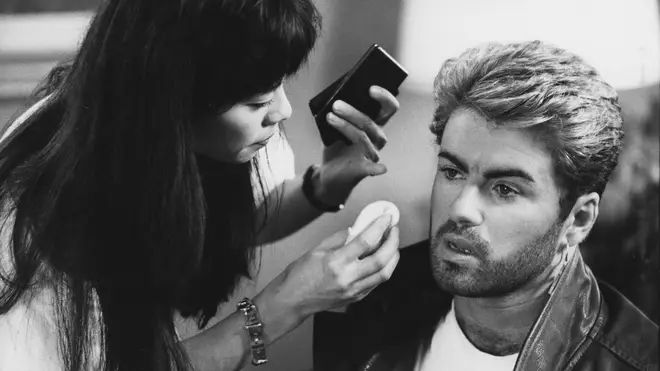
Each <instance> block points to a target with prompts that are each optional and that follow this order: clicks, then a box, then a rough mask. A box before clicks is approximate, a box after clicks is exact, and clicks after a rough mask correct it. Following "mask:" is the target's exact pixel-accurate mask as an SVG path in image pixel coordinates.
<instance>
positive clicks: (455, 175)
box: [440, 167, 461, 180]
mask: <svg viewBox="0 0 660 371" xmlns="http://www.w3.org/2000/svg"><path fill="white" fill-rule="evenodd" d="M440 171H441V172H442V174H443V175H444V176H445V178H447V179H449V180H454V179H459V178H460V175H461V173H460V172H459V171H458V170H456V169H454V168H452V167H443V168H440Z"/></svg>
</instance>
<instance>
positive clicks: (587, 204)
mask: <svg viewBox="0 0 660 371" xmlns="http://www.w3.org/2000/svg"><path fill="white" fill-rule="evenodd" d="M599 203H600V196H598V193H596V192H591V193H589V194H586V195H582V196H580V197H579V198H578V199H577V201H575V205H573V209H572V210H571V213H570V214H569V215H568V218H567V221H568V225H567V227H568V228H567V230H566V239H567V242H568V244H569V246H576V245H578V244H580V243H582V241H584V240H585V239H586V238H587V236H588V235H589V232H591V228H593V226H594V224H595V223H596V219H597V218H598V205H599Z"/></svg>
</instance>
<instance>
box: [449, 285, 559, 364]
mask: <svg viewBox="0 0 660 371" xmlns="http://www.w3.org/2000/svg"><path fill="white" fill-rule="evenodd" d="M548 297H549V296H548V294H547V290H545V291H544V292H541V293H539V294H538V295H535V296H533V297H528V298H520V297H518V298H513V297H508V298H500V299H483V298H465V297H458V296H455V297H454V310H455V313H456V321H457V322H458V324H459V326H460V327H461V330H462V331H463V333H464V334H465V336H466V337H467V338H468V339H469V340H470V342H471V343H472V344H473V345H474V346H475V347H476V348H477V349H479V350H481V351H482V352H486V353H489V354H492V355H496V356H505V355H509V354H514V353H518V352H519V351H520V349H521V348H522V345H523V343H524V341H525V338H526V337H527V334H528V333H529V331H530V330H531V328H532V326H533V325H534V322H535V321H536V319H537V318H538V316H539V314H540V313H541V311H542V310H543V307H544V305H545V303H546V301H547V300H548Z"/></svg>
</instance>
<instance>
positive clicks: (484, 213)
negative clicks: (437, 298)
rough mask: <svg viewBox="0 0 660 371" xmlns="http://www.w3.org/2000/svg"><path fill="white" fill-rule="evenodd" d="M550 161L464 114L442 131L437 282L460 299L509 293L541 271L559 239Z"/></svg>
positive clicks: (436, 195) (435, 211) (435, 210)
mask: <svg viewBox="0 0 660 371" xmlns="http://www.w3.org/2000/svg"><path fill="white" fill-rule="evenodd" d="M552 174H553V173H552V160H551V157H550V155H549V154H548V153H547V152H546V150H545V149H544V148H543V146H542V145H540V144H539V143H538V142H537V141H536V140H534V139H533V138H532V137H531V135H530V134H529V133H527V132H525V131H521V130H514V129H502V128H493V127H489V126H488V125H487V122H486V120H484V119H483V118H482V117H481V116H479V115H477V114H475V113H474V111H470V110H459V111H456V112H455V113H454V114H453V115H452V116H451V117H450V119H449V121H448V123H447V126H446V128H445V130H444V135H443V138H442V142H441V144H440V150H439V155H438V169H437V172H436V177H435V182H434V185H433V194H432V202H433V204H432V207H431V259H432V264H433V272H434V276H435V279H436V281H437V282H438V284H439V285H440V287H442V288H443V289H444V290H446V291H448V292H451V293H453V294H455V295H459V296H467V297H493V296H503V295H506V294H508V293H511V292H513V291H515V290H517V289H519V288H521V287H522V286H525V285H526V284H528V283H530V282H532V280H533V279H534V278H536V277H538V276H539V275H541V273H543V272H544V270H546V268H548V266H549V265H550V263H551V262H552V260H553V258H554V256H555V253H556V251H557V245H558V241H559V238H560V235H561V233H562V228H561V227H562V223H561V221H559V220H558V215H559V190H558V189H557V187H556V186H555V182H554V181H553V175H552Z"/></svg>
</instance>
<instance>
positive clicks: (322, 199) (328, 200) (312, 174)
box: [303, 165, 348, 212]
mask: <svg viewBox="0 0 660 371" xmlns="http://www.w3.org/2000/svg"><path fill="white" fill-rule="evenodd" d="M323 175H324V174H323V166H321V165H311V166H310V167H309V168H307V171H306V172H305V175H304V179H303V192H304V193H305V196H307V199H308V200H309V201H310V203H311V204H312V205H314V207H316V208H317V209H319V210H320V211H331V212H336V211H339V210H342V209H343V208H344V203H345V202H346V199H347V198H348V195H346V196H344V197H341V196H339V195H338V192H337V190H336V189H331V188H332V187H328V186H327V179H325V178H324V177H323Z"/></svg>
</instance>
